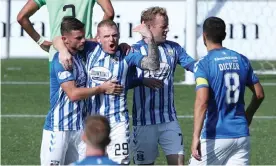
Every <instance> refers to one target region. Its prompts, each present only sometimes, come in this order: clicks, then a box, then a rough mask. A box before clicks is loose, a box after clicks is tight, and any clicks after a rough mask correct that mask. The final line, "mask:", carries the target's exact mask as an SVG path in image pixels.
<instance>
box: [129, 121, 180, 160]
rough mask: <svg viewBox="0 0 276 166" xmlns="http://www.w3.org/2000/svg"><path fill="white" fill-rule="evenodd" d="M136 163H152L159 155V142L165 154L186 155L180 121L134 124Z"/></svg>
mask: <svg viewBox="0 0 276 166" xmlns="http://www.w3.org/2000/svg"><path fill="white" fill-rule="evenodd" d="M131 140H132V141H131V149H132V152H131V154H132V156H133V160H134V163H135V164H151V163H154V161H155V159H156V158H157V157H158V155H159V152H158V144H160V146H161V148H162V149H163V151H164V153H165V155H166V156H167V155H171V154H182V155H184V144H183V135H182V131H181V128H180V126H179V124H178V121H172V122H168V123H162V124H157V125H147V126H133V133H132V137H131Z"/></svg>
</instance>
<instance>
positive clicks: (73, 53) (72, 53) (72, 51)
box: [66, 46, 78, 55]
mask: <svg viewBox="0 0 276 166" xmlns="http://www.w3.org/2000/svg"><path fill="white" fill-rule="evenodd" d="M66 47H67V49H68V51H69V52H70V54H71V55H75V54H76V53H77V52H78V50H75V49H72V48H70V47H68V46H66Z"/></svg>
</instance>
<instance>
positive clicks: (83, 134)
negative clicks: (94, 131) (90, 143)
mask: <svg viewBox="0 0 276 166" xmlns="http://www.w3.org/2000/svg"><path fill="white" fill-rule="evenodd" d="M81 139H82V140H83V142H86V140H87V137H86V134H85V132H83V133H82V135H81Z"/></svg>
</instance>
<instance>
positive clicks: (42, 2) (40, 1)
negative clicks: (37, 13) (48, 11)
mask: <svg viewBox="0 0 276 166" xmlns="http://www.w3.org/2000/svg"><path fill="white" fill-rule="evenodd" d="M33 1H34V2H35V3H36V4H37V6H38V7H39V8H41V7H42V6H43V5H46V1H45V0H33Z"/></svg>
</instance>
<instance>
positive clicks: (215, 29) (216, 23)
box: [203, 17, 226, 43]
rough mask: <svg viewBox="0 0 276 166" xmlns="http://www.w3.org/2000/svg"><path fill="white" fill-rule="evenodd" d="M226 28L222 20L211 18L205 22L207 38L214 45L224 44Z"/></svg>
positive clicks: (204, 29) (204, 27)
mask: <svg viewBox="0 0 276 166" xmlns="http://www.w3.org/2000/svg"><path fill="white" fill-rule="evenodd" d="M225 27H226V25H225V23H224V21H223V20H222V19H221V18H218V17H209V18H207V19H206V20H205V21H204V24H203V32H204V33H205V34H206V38H207V39H208V40H210V41H212V42H213V43H222V41H223V40H224V39H225V36H226V32H225Z"/></svg>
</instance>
